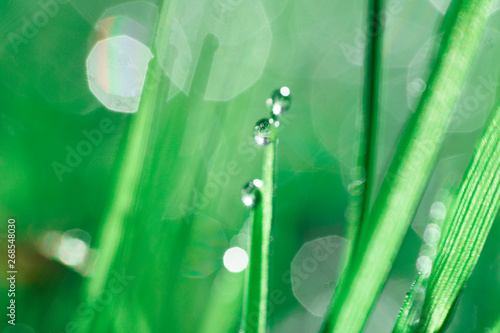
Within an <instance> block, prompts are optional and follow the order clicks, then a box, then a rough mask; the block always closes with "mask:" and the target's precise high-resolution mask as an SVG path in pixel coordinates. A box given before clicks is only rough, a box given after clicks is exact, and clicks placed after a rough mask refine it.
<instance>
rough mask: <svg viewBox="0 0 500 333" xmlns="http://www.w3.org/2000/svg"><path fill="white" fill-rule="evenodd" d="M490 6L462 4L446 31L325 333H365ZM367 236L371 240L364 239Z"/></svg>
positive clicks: (475, 1)
mask: <svg viewBox="0 0 500 333" xmlns="http://www.w3.org/2000/svg"><path fill="white" fill-rule="evenodd" d="M490 3H491V1H488V0H466V1H462V2H461V4H460V7H459V10H458V12H457V15H456V17H455V19H454V20H453V21H452V22H451V25H450V26H449V27H448V29H447V30H446V34H445V36H444V39H443V44H442V45H443V46H442V48H441V50H440V52H439V55H438V60H437V62H436V65H435V67H434V69H433V71H432V74H431V77H430V80H429V85H428V88H427V89H426V91H425V92H424V94H423V96H422V99H421V101H420V103H419V106H418V108H417V111H416V112H415V114H414V115H413V117H412V118H411V119H410V121H409V124H408V126H407V128H406V130H405V132H404V135H403V137H402V139H401V141H400V143H399V145H398V148H397V150H396V153H395V156H394V159H393V161H392V163H391V166H390V168H389V171H388V174H387V176H386V178H385V179H384V182H383V184H382V186H381V189H380V192H379V194H378V196H377V198H376V200H375V203H374V205H373V208H372V210H371V212H370V213H369V219H370V221H373V223H370V229H372V228H373V231H372V230H369V231H370V232H367V233H364V235H363V237H361V238H360V239H359V242H358V243H357V244H356V248H355V249H354V256H353V257H352V258H351V260H350V262H349V264H348V266H347V269H346V271H345V273H344V275H343V277H342V279H341V281H340V284H339V286H338V288H337V290H336V293H335V294H334V296H333V303H332V307H331V309H330V312H329V315H328V318H327V320H326V322H325V325H324V327H323V330H322V331H323V332H325V333H326V332H346V333H347V332H349V333H350V332H360V331H361V330H362V328H363V326H364V323H365V322H366V319H367V317H368V315H369V313H370V310H371V308H372V306H373V304H374V302H375V300H376V298H377V295H378V294H379V293H380V291H381V289H382V287H383V285H384V283H385V280H386V279H387V276H388V274H389V271H390V269H391V266H392V263H393V261H394V259H395V257H396V254H397V251H398V249H399V247H400V245H401V242H402V240H403V237H404V235H405V233H406V231H407V229H408V226H409V224H410V221H411V220H412V218H413V216H414V214H415V211H416V209H417V207H418V205H419V202H420V200H421V197H422V195H423V193H424V190H425V187H426V185H427V183H428V181H429V178H430V175H431V174H432V170H433V168H434V166H435V162H436V159H437V156H438V153H439V150H440V146H441V143H442V140H443V137H444V133H445V130H446V126H447V123H448V120H449V117H450V115H451V113H452V111H453V109H454V106H455V104H456V102H457V99H458V96H459V93H460V89H461V88H462V86H463V83H464V81H465V79H466V76H467V74H468V72H469V70H470V67H471V64H472V61H473V58H474V55H475V53H476V51H477V48H478V46H479V43H480V41H481V38H482V35H483V32H484V29H485V26H486V21H487V15H488V11H489V6H490ZM365 236H366V237H365Z"/></svg>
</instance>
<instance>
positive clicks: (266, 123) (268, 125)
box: [253, 118, 279, 146]
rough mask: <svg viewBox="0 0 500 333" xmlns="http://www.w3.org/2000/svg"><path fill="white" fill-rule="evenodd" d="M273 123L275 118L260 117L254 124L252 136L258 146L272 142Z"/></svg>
mask: <svg viewBox="0 0 500 333" xmlns="http://www.w3.org/2000/svg"><path fill="white" fill-rule="evenodd" d="M271 119H272V121H271ZM273 124H275V120H274V119H273V118H270V119H261V120H259V121H258V122H257V123H256V124H255V127H254V129H253V138H254V140H255V143H257V144H258V145H259V146H267V145H268V144H270V143H271V142H272V139H273V127H274V126H275V125H273ZM278 125H279V123H278Z"/></svg>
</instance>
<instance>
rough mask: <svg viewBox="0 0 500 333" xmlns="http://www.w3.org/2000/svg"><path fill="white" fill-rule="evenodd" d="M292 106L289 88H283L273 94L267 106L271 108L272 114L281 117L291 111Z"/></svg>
mask: <svg viewBox="0 0 500 333" xmlns="http://www.w3.org/2000/svg"><path fill="white" fill-rule="evenodd" d="M291 104H292V96H291V94H290V89H289V88H288V87H281V88H280V89H278V90H276V91H275V92H274V93H273V96H272V97H271V98H270V99H268V101H267V105H268V106H270V107H271V112H272V114H274V115H276V116H281V115H282V114H283V113H285V112H286V111H288V110H289V109H290V106H291Z"/></svg>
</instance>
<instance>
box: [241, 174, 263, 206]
mask: <svg viewBox="0 0 500 333" xmlns="http://www.w3.org/2000/svg"><path fill="white" fill-rule="evenodd" d="M262 185H263V182H262V180H260V179H254V180H252V181H251V182H248V183H247V184H246V185H245V186H243V189H242V190H241V201H242V202H243V204H244V205H245V206H247V207H253V206H255V204H256V203H257V200H258V192H257V191H258V188H259V187H261V186H262Z"/></svg>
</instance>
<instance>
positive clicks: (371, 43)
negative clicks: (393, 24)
mask: <svg viewBox="0 0 500 333" xmlns="http://www.w3.org/2000/svg"><path fill="white" fill-rule="evenodd" d="M380 2H381V1H380V0H371V1H370V2H369V8H368V11H367V17H368V20H367V29H370V30H369V34H368V35H369V37H370V38H368V39H367V45H366V71H365V78H364V80H365V81H364V82H365V85H364V98H363V113H362V117H363V128H362V130H361V131H360V132H361V133H360V142H359V146H358V147H357V148H358V158H357V161H356V170H357V171H356V174H355V175H354V178H355V179H354V182H355V183H354V184H355V186H362V190H361V191H351V190H350V191H349V192H350V194H351V198H350V199H351V200H350V203H349V207H348V212H349V214H348V215H347V219H348V221H347V223H348V224H347V225H348V228H347V237H348V239H350V240H351V244H352V248H353V247H354V246H355V245H354V244H355V242H356V240H357V238H358V237H359V234H361V233H362V231H363V229H365V228H366V227H364V224H366V223H364V222H363V220H365V221H366V217H367V215H368V212H369V209H370V207H371V204H372V199H373V194H374V193H373V192H374V184H375V180H376V169H377V166H376V163H375V162H376V159H375V156H376V147H377V129H378V110H379V81H380V80H379V78H380V52H381V45H382V42H381V41H382V25H381V22H380V11H381V4H380ZM363 223H364V224H363Z"/></svg>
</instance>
